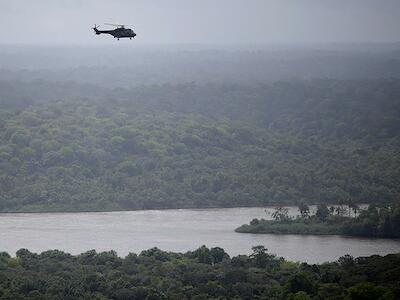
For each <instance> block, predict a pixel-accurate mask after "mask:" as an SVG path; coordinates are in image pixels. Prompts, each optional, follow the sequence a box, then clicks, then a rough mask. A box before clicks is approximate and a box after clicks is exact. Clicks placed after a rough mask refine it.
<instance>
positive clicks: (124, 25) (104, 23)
mask: <svg viewBox="0 0 400 300" xmlns="http://www.w3.org/2000/svg"><path fill="white" fill-rule="evenodd" d="M104 25H110V26H125V25H124V24H111V23H104Z"/></svg>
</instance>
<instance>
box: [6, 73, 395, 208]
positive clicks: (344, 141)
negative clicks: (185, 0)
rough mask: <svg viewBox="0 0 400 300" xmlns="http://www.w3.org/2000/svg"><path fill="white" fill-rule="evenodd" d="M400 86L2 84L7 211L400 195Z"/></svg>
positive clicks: (336, 200) (355, 83) (347, 83)
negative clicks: (111, 87) (128, 87)
mask: <svg viewBox="0 0 400 300" xmlns="http://www.w3.org/2000/svg"><path fill="white" fill-rule="evenodd" d="M399 94H400V81H399V80H394V79H393V80H389V79H387V80H359V81H356V80H354V81H338V80H314V81H296V80H293V81H287V82H277V83H274V84H259V85H248V86H238V85H223V84H219V85H212V84H209V85H196V84H182V85H176V86H172V85H163V86H148V87H138V88H135V89H115V90H107V89H100V88H97V87H91V86H84V85H78V84H73V83H70V84H68V85H65V84H56V83H46V82H40V83H39V82H31V83H30V82H26V83H24V84H20V83H18V82H1V81H0V116H1V120H0V190H1V195H0V211H80V210H94V211H98V210H100V211H103V210H126V209H146V208H183V207H186V208H189V207H234V206H249V205H251V206H263V205H283V204H289V203H290V204H294V203H298V201H299V199H301V201H302V202H305V201H306V202H308V203H320V202H324V203H345V204H348V203H347V202H349V199H351V202H352V203H360V202H367V203H371V202H375V203H389V202H394V201H398V199H399V196H400V173H399V172H400V171H399V170H400V168H399V165H400V156H399V151H398V149H399V143H400V141H399V137H400V134H399V132H400V128H399V126H398V124H400V122H399V120H400V115H399V112H400V107H399V102H398V95H399ZM58 99H63V100H62V101H61V100H58ZM304 213H305V216H306V210H305V211H304Z"/></svg>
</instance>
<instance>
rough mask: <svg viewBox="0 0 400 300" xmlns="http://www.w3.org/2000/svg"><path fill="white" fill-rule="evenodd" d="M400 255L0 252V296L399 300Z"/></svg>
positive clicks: (256, 250)
mask: <svg viewBox="0 0 400 300" xmlns="http://www.w3.org/2000/svg"><path fill="white" fill-rule="evenodd" d="M399 266H400V255H399V254H391V255H387V256H385V257H381V256H377V255H375V256H371V257H360V258H353V257H351V256H349V255H346V256H343V257H341V258H340V259H339V260H338V261H337V262H332V263H324V264H321V265H309V264H307V263H301V264H300V263H294V262H289V261H285V260H284V259H282V258H278V257H276V256H275V255H272V254H269V253H268V252H267V249H265V248H264V247H263V246H256V247H253V253H252V254H251V255H249V256H247V255H239V256H236V257H232V258H230V257H229V255H228V254H227V253H225V251H224V250H223V249H221V248H218V247H217V248H211V249H208V248H206V247H204V246H203V247H200V248H199V249H197V250H195V251H190V252H187V253H185V254H180V253H172V252H164V251H161V250H159V249H157V248H153V249H149V250H145V251H142V252H141V253H140V254H139V255H137V254H134V253H131V254H129V255H128V256H126V257H125V258H120V257H118V256H117V254H116V253H115V252H114V251H109V252H101V253H97V252H96V251H94V250H91V251H88V252H85V253H82V254H80V255H77V256H72V255H70V254H67V253H64V252H62V251H58V250H50V251H46V252H43V253H41V254H35V253H31V252H30V251H28V250H26V249H21V250H19V251H17V254H16V257H10V255H9V254H7V253H5V252H2V253H0V298H1V299H13V300H16V299H117V300H119V299H121V300H122V299H143V300H144V299H147V300H150V299H153V300H157V299H179V300H181V299H288V300H307V299H316V300H319V299H321V300H329V299H332V300H333V299H349V300H352V299H354V300H369V299H371V300H394V299H399V298H400V281H399V276H398V274H399V272H400V267H399Z"/></svg>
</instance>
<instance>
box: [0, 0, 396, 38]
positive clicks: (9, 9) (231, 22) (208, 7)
mask: <svg viewBox="0 0 400 300" xmlns="http://www.w3.org/2000/svg"><path fill="white" fill-rule="evenodd" d="M114 21H115V22H121V23H125V24H132V25H134V29H135V31H137V34H138V36H137V40H136V41H135V42H134V43H136V44H166V43H167V44H169V43H196V44H197V43H199V44H203V43H204V44H232V43H234V44H269V43H289V44H293V43H310V42H317V43H321V42H322V43H325V42H394V41H400V0H34V1H33V0H0V43H3V44H16V43H17V44H68V45H75V44H89V45H90V44H93V45H96V44H104V43H116V42H117V41H116V40H115V41H114V40H113V39H112V38H111V37H109V36H95V35H94V33H93V32H92V30H91V27H93V24H94V23H97V24H102V23H104V22H114ZM102 27H103V28H105V26H104V25H103V26H102ZM120 42H122V43H132V41H129V40H126V41H120Z"/></svg>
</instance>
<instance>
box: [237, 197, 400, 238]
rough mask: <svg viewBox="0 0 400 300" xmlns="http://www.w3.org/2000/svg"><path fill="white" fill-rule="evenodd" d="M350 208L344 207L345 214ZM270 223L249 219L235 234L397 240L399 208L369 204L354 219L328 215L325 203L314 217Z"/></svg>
mask: <svg viewBox="0 0 400 300" xmlns="http://www.w3.org/2000/svg"><path fill="white" fill-rule="evenodd" d="M350 210H351V206H349V207H348V211H350ZM279 211H280V210H279V209H278V210H277V211H275V213H274V215H273V218H274V220H264V219H261V220H258V219H253V220H251V222H250V224H249V225H247V224H245V225H242V226H240V227H239V228H237V229H236V230H235V231H236V232H241V233H275V234H318V235H324V234H343V235H352V236H367V237H382V238H399V237H400V205H399V204H394V205H389V206H380V207H377V206H375V205H370V206H369V207H368V209H366V210H362V211H361V213H360V214H359V215H358V216H357V217H345V216H341V215H332V212H331V210H330V209H328V207H327V206H326V205H325V204H320V205H318V206H317V211H316V214H315V215H314V216H309V217H307V218H304V217H302V216H301V217H297V218H296V219H288V218H283V219H281V218H280V217H278V218H277V217H276V215H278V213H279Z"/></svg>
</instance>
